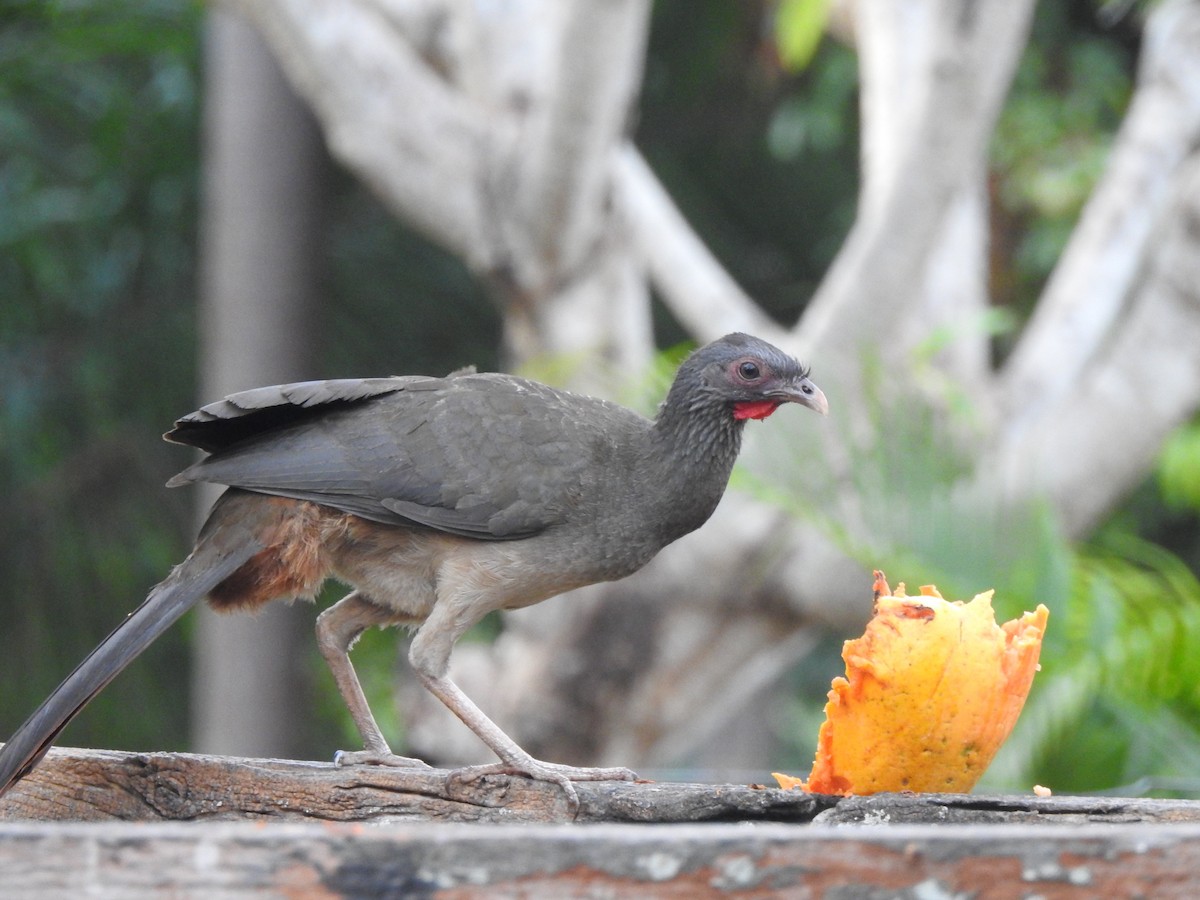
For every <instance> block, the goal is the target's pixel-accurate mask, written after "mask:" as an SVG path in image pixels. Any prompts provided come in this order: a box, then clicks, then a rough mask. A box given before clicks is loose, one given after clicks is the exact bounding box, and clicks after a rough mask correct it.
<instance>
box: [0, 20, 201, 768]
mask: <svg viewBox="0 0 1200 900" xmlns="http://www.w3.org/2000/svg"><path fill="white" fill-rule="evenodd" d="M199 15H200V11H199V7H198V6H197V5H196V4H194V3H191V2H182V0H176V2H167V0H161V2H129V0H123V2H111V0H109V2H98V0H97V2H71V3H67V2H51V3H32V2H31V3H15V4H14V3H9V4H6V5H5V6H4V7H3V9H2V11H0V16H2V18H3V28H0V296H3V297H4V300H3V302H2V303H0V382H2V383H3V384H4V388H5V399H4V402H3V403H0V494H2V495H3V496H4V497H5V510H6V516H5V517H4V520H3V521H2V522H0V572H3V573H4V577H3V580H2V581H0V619H2V620H3V621H4V622H5V623H6V624H5V633H4V634H3V635H2V638H0V639H2V640H3V644H4V647H3V652H2V653H0V683H2V684H3V685H4V689H3V690H0V733H7V732H8V730H9V729H10V728H12V727H13V726H15V725H16V724H17V722H18V721H19V719H20V717H21V716H23V715H24V714H25V713H27V712H29V709H30V704H31V701H32V699H33V698H35V697H36V696H38V695H42V694H44V693H46V692H48V691H49V689H50V688H51V687H53V685H54V684H55V683H56V682H57V680H58V679H59V678H60V677H61V676H62V675H63V674H64V673H65V672H67V671H69V670H70V669H71V668H72V667H73V666H74V665H75V663H77V662H78V661H79V659H80V658H82V656H83V655H84V654H85V653H86V652H87V651H88V650H90V649H91V646H92V645H93V644H94V643H95V639H96V638H97V637H98V636H100V635H103V634H104V633H105V632H106V631H107V630H108V629H110V628H111V627H112V626H113V624H114V623H116V622H117V621H119V620H120V617H121V615H122V614H123V613H124V612H125V611H126V610H128V609H130V608H132V607H133V606H134V605H136V603H137V602H138V600H140V598H141V597H142V596H143V595H144V593H145V590H146V588H147V587H148V586H149V585H151V584H153V582H154V581H155V580H157V579H158V578H160V577H161V576H162V575H163V574H164V573H165V572H166V571H167V569H168V568H169V566H170V564H171V563H173V562H175V561H177V560H178V556H179V554H180V551H181V549H182V545H183V541H182V535H183V533H184V532H185V531H187V530H190V529H189V528H188V519H189V515H188V511H187V508H186V498H185V497H183V496H182V495H176V496H175V497H174V498H171V499H173V500H174V503H173V504H172V503H171V500H168V501H167V502H165V503H164V502H163V501H162V499H161V497H158V496H155V495H158V494H160V489H159V485H161V483H162V481H163V480H165V477H166V476H167V475H168V474H169V472H170V466H171V462H170V461H169V459H168V457H167V454H166V453H165V452H164V450H165V448H163V447H162V446H161V445H160V442H159V441H158V440H157V435H158V434H159V433H161V431H162V430H163V427H162V426H163V424H164V423H165V422H169V421H170V420H171V418H173V416H174V414H176V413H178V412H179V411H180V410H181V409H182V408H184V407H185V404H187V403H188V402H189V401H190V399H191V398H190V395H191V387H190V385H191V381H192V366H191V358H192V354H191V352H190V350H188V349H187V348H189V347H190V345H191V343H192V335H191V307H192V303H193V296H192V281H193V272H194V267H193V251H192V244H193V240H194V231H195V226H194V222H195V217H196V158H197V151H196V146H197V129H196V123H197V119H198V112H199V109H198V100H197V95H196V80H197V68H198V54H199V41H198V24H199ZM152 497H153V498H154V499H153V500H152V499H151V498H152ZM181 648H182V641H181V639H180V637H179V636H178V634H175V635H172V636H170V637H168V638H167V639H165V640H164V641H163V642H161V643H160V644H159V645H157V646H156V647H155V648H153V650H152V651H151V653H150V654H149V660H148V661H147V662H146V663H139V667H140V666H146V667H148V668H149V667H155V666H160V667H161V668H160V671H163V672H165V673H168V674H167V677H166V678H148V677H145V676H144V674H142V673H140V672H139V673H138V674H134V675H133V676H132V677H126V678H123V679H121V680H119V681H118V683H117V684H116V685H114V687H113V689H112V690H111V691H109V692H106V693H105V695H104V696H102V697H101V698H100V699H99V700H98V701H97V704H96V706H95V708H94V709H92V710H89V711H88V713H87V714H85V716H84V717H83V718H81V720H80V721H79V722H78V723H77V724H76V725H75V726H73V728H72V730H71V731H70V732H69V733H68V736H67V738H68V740H75V741H79V742H87V743H97V744H101V745H104V744H108V745H115V744H117V740H115V739H110V738H109V737H107V735H109V734H110V733H116V731H117V728H119V734H120V736H121V739H122V740H123V741H125V742H129V741H134V742H138V743H142V744H143V745H151V744H157V745H159V746H163V745H168V746H171V745H176V746H177V745H179V743H180V741H181V736H182V731H183V727H184V722H183V717H182V706H181V704H179V702H178V698H179V697H180V696H181V695H186V684H185V682H184V680H183V679H184V677H185V675H186V666H181V665H180V664H179V662H178V661H175V662H173V663H171V664H169V665H165V666H164V665H162V663H163V661H164V660H169V659H170V658H171V657H174V658H175V659H176V660H178V658H179V657H180V656H182V655H183V654H182V649H181ZM143 671H144V670H143ZM167 695H170V696H171V697H172V698H173V699H172V700H171V701H170V702H167V701H165V700H164V699H163V698H164V697H165V696H167ZM130 709H136V710H138V711H139V713H138V715H136V716H130V715H129V714H128V710H130ZM122 710H124V711H125V712H124V714H123V715H122V714H120V711H122ZM106 722H109V723H112V722H116V723H119V725H117V726H116V727H115V728H113V731H112V732H109V731H108V730H107V729H108V727H109V726H107V725H106V724H105V723H106Z"/></svg>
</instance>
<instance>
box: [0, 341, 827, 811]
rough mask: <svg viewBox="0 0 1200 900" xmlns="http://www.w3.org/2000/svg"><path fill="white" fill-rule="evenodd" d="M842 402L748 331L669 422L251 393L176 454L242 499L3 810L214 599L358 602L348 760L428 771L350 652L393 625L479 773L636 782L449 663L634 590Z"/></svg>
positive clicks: (338, 641)
mask: <svg viewBox="0 0 1200 900" xmlns="http://www.w3.org/2000/svg"><path fill="white" fill-rule="evenodd" d="M783 403H799V404H802V405H804V406H807V407H809V408H811V409H814V410H816V411H817V412H820V413H824V412H826V410H827V403H826V400H825V396H824V394H822V393H821V391H820V389H818V388H817V387H816V386H815V385H814V384H813V383H812V382H811V381H809V379H808V372H807V371H806V370H805V369H804V368H803V367H802V366H801V365H800V364H799V363H798V362H796V361H795V360H794V359H792V358H791V357H789V356H787V355H786V354H784V353H783V352H782V351H780V350H778V349H777V348H775V347H773V346H771V345H770V344H767V343H765V342H763V341H761V340H758V339H757V338H753V337H749V336H747V335H742V334H731V335H727V336H726V337H723V338H721V339H720V340H717V341H714V342H713V343H711V344H708V345H707V346H705V347H702V348H701V349H699V350H697V351H695V352H694V353H692V354H691V355H690V356H689V357H688V358H687V359H686V360H685V361H684V362H683V364H682V365H681V366H680V368H679V371H678V373H677V374H676V377H675V381H674V383H673V384H672V386H671V389H670V391H669V393H668V394H667V398H666V400H665V401H664V402H663V403H662V405H661V407H660V408H659V410H658V415H657V417H656V418H655V419H653V420H650V419H647V418H645V417H643V416H641V415H638V414H637V413H635V412H632V411H631V410H628V409H625V408H624V407H622V406H618V405H616V404H613V403H609V402H606V401H603V400H597V399H593V398H591V397H583V396H579V395H575V394H571V393H567V392H566V391H561V390H556V389H554V388H550V387H547V386H546V385H543V384H539V383H537V382H534V381H528V380H526V379H523V378H517V377H514V376H511V375H500V374H474V373H462V374H455V375H452V376H449V377H446V378H429V377H422V376H411V377H395V378H367V379H345V380H337V381H314V382H304V383H298V384H286V385H279V386H275V387H264V388H258V389H256V390H250V391H244V392H242V393H238V394H233V395H231V396H229V397H227V398H225V399H224V400H220V401H218V402H216V403H213V404H210V405H208V406H205V407H204V408H202V409H200V410H197V411H196V412H194V413H191V414H190V415H187V416H184V417H183V418H182V419H180V420H179V421H178V422H176V423H175V427H174V428H173V429H172V430H171V431H170V432H168V433H167V434H166V435H165V437H166V438H167V440H170V441H174V442H176V443H181V444H190V445H192V446H194V447H199V448H200V449H202V450H205V451H207V452H208V453H209V454H210V455H209V456H207V457H206V458H204V459H203V460H201V461H200V462H197V463H196V464H195V465H192V466H191V467H189V468H188V469H186V470H184V471H183V472H182V473H180V474H179V475H176V476H175V477H174V478H172V479H171V481H170V482H169V484H170V485H172V486H174V485H182V484H189V483H193V482H209V483H215V484H221V485H226V486H227V487H228V489H227V490H226V491H225V493H224V494H223V495H222V496H221V497H220V499H219V500H218V501H217V502H216V504H215V505H214V507H213V509H212V511H211V513H210V514H209V517H208V520H207V521H206V523H205V524H204V526H203V527H202V529H201V531H200V535H199V537H198V538H197V540H196V544H195V547H194V549H193V550H192V553H191V555H189V556H188V557H187V559H185V560H184V561H183V562H182V563H181V564H180V565H178V566H176V567H175V569H174V570H173V571H172V572H171V574H170V575H168V576H167V578H166V580H164V581H163V582H162V583H161V584H159V585H158V586H157V587H155V588H154V589H153V590H152V591H151V592H150V595H149V596H148V597H147V598H146V600H145V602H143V603H142V605H141V606H140V607H138V609H137V610H135V611H134V612H133V613H131V614H130V615H128V616H127V617H126V618H125V620H124V621H123V622H122V623H121V625H120V626H118V627H117V628H116V630H115V631H113V632H112V634H110V635H109V636H108V637H107V638H106V639H105V640H104V641H103V642H102V643H101V644H100V645H99V646H98V647H96V649H95V650H93V651H92V653H91V654H90V655H89V656H88V657H87V658H86V659H84V661H83V662H82V663H80V664H79V666H78V667H77V668H76V669H75V671H74V672H72V673H71V675H70V676H68V677H67V679H66V680H65V681H64V682H63V683H62V684H61V685H60V686H59V687H58V688H57V689H55V691H54V692H53V693H52V694H51V695H50V696H49V697H48V698H47V699H46V701H45V702H43V703H42V705H41V706H40V707H38V709H37V710H36V711H35V712H34V713H33V714H32V715H31V716H30V717H29V719H28V720H27V721H26V722H25V723H24V724H23V725H22V726H21V727H20V728H19V729H18V730H17V732H16V733H15V734H14V735H13V736H12V737H11V738H10V739H9V740H8V742H7V743H6V744H5V745H4V747H3V750H2V751H0V794H3V793H4V792H5V791H6V790H8V788H9V787H11V786H12V785H13V784H14V783H15V782H16V781H17V780H19V779H20V778H22V777H23V776H24V775H25V774H27V773H28V772H29V771H30V770H31V769H32V768H33V767H34V766H35V765H36V764H37V762H38V761H39V760H40V759H41V758H42V757H43V756H44V755H45V753H46V751H47V750H48V749H49V747H50V745H51V743H52V742H53V741H54V739H55V738H56V736H57V735H58V733H59V732H60V731H61V730H62V729H63V728H64V727H65V726H66V724H67V723H68V722H69V721H70V720H71V719H72V718H73V717H74V716H75V715H76V714H77V713H78V712H79V711H80V710H81V709H82V708H83V707H84V706H85V705H86V704H87V703H88V701H89V700H90V699H91V698H92V697H93V696H95V695H96V693H97V692H99V691H100V690H101V689H102V688H103V687H104V686H105V685H106V684H108V682H109V681H111V680H112V679H113V678H114V677H115V676H116V675H117V674H118V673H119V672H120V671H121V670H122V669H123V668H124V667H125V666H126V665H128V664H129V662H131V661H132V660H133V659H134V658H135V657H136V656H137V655H138V654H139V653H141V652H142V651H143V650H144V649H145V648H146V647H147V646H148V645H149V644H150V642H151V641H153V640H154V639H155V638H156V637H158V635H160V634H161V633H162V632H163V631H164V630H166V629H167V628H168V627H169V626H170V625H171V624H172V623H173V622H175V620H177V619H178V618H179V617H180V616H181V615H183V613H184V612H186V611H187V610H188V609H190V608H191V607H192V606H193V605H194V604H195V603H197V602H198V601H199V600H201V599H202V598H207V599H208V602H209V603H210V604H211V605H212V606H213V607H214V608H216V609H218V610H233V609H254V608H256V607H258V606H260V605H262V604H264V603H267V602H269V601H271V600H278V599H291V598H296V597H301V598H308V599H311V598H313V597H314V595H315V594H316V593H317V591H318V589H319V588H320V587H321V584H322V582H324V581H325V579H326V578H329V577H332V578H336V579H337V580H339V581H342V582H344V583H346V584H348V585H350V586H351V587H352V588H353V590H352V591H351V592H350V594H348V595H347V596H346V597H345V598H344V599H342V600H341V601H339V602H338V603H336V604H334V605H333V606H331V607H330V608H329V609H327V610H325V611H324V612H323V613H321V615H320V616H318V617H317V628H316V630H317V641H318V644H319V646H320V650H321V653H322V655H323V656H324V657H325V659H326V661H327V662H328V663H329V667H330V669H331V671H332V672H333V677H334V680H335V681H336V683H337V687H338V690H339V691H340V692H341V695H342V697H343V699H344V700H345V702H346V705H347V706H348V707H349V710H350V714H351V716H352V717H353V719H354V722H355V724H356V725H357V726H358V730H359V732H360V733H361V734H362V739H363V745H364V749H363V750H361V751H357V752H353V753H342V754H339V755H338V761H339V762H341V763H342V764H354V763H377V764H386V765H396V766H404V767H425V763H423V762H421V761H419V760H415V759H408V758H406V757H400V756H396V755H394V754H393V753H392V751H391V749H390V748H389V747H388V744H387V742H386V741H385V740H384V738H383V735H382V734H381V733H380V730H379V727H378V726H377V725H376V723H375V720H374V718H373V717H372V715H371V711H370V709H369V708H368V706H367V702H366V699H365V698H364V696H363V692H362V689H361V687H360V686H359V683H358V678H357V676H356V675H355V672H354V669H353V667H352V665H351V663H350V657H349V655H348V654H349V650H350V648H351V647H352V646H353V644H354V642H355V640H356V639H357V638H358V636H359V635H360V634H361V633H362V632H363V631H364V630H366V629H367V628H369V627H370V626H373V625H379V626H387V625H403V626H408V627H410V628H414V629H415V630H416V631H415V635H414V636H413V639H412V644H411V649H410V651H409V660H410V662H411V663H412V668H413V670H414V671H415V673H416V675H417V678H418V679H420V681H421V683H422V684H423V685H424V686H425V687H426V688H428V689H429V690H430V691H431V692H432V693H433V694H434V695H435V696H436V697H437V698H438V699H440V700H441V701H442V702H443V703H444V704H445V705H446V706H447V707H449V708H450V710H451V711H452V712H454V713H455V714H456V715H457V716H458V717H459V718H460V719H461V720H462V721H463V722H464V723H465V724H466V725H467V727H469V728H470V729H471V730H472V731H474V732H475V734H477V735H478V736H479V737H480V738H481V739H482V740H483V742H484V743H485V744H487V745H488V746H489V747H490V748H491V749H492V750H493V751H494V752H495V753H496V755H497V756H498V757H499V758H500V763H499V764H493V765H485V766H473V767H469V768H467V769H463V770H459V772H458V773H457V775H458V777H461V778H463V779H468V780H469V779H473V778H476V777H479V776H480V775H482V774H486V773H488V772H498V771H503V772H510V773H520V774H525V775H528V776H530V777H532V778H534V779H539V780H544V781H549V782H554V783H557V784H559V785H561V786H562V787H563V789H564V790H565V791H566V793H567V795H568V798H569V799H570V800H571V802H572V803H573V804H574V803H576V802H577V800H576V796H575V790H574V788H573V787H572V785H571V781H572V780H608V779H628V778H632V777H633V773H632V772H630V771H629V770H628V769H593V768H577V767H572V766H564V765H558V764H555V763H547V762H541V761H539V760H536V759H534V758H533V757H531V756H530V755H529V754H528V753H526V752H525V751H524V750H522V749H521V748H520V747H519V746H518V745H517V744H516V743H515V742H514V741H513V740H512V739H511V738H510V737H508V736H507V735H506V734H505V733H504V732H503V731H501V730H500V728H499V727H498V726H497V725H496V724H494V723H493V722H492V721H491V720H490V719H489V718H488V717H487V716H485V715H484V713H483V712H482V711H481V710H480V709H479V708H478V707H477V706H476V705H475V704H474V703H473V702H472V701H471V700H470V699H468V697H467V696H466V695H465V694H464V693H463V692H462V691H461V690H460V689H459V688H458V687H457V686H456V685H455V684H454V682H453V681H451V680H450V678H449V677H448V676H447V668H448V663H449V658H450V651H451V649H452V648H453V646H454V643H455V641H457V640H458V639H459V638H460V637H461V636H462V634H463V633H464V632H465V631H466V630H467V629H468V628H470V627H471V626H472V625H473V624H475V623H476V622H478V621H479V620H480V619H481V618H483V616H484V615H485V614H487V613H489V612H491V611H492V610H497V609H517V608H520V607H524V606H528V605H530V604H533V603H538V602H540V601H542V600H545V599H547V598H548V597H552V596H554V595H556V594H559V593H562V592H563V591H568V590H570V589H572V588H577V587H581V586H583V585H586V584H592V583H595V582H599V581H608V580H612V579H616V578H622V577H624V576H626V575H629V574H630V573H632V572H634V571H636V570H637V569H639V568H641V567H642V566H643V565H645V564H646V563H647V562H648V561H649V560H650V559H651V558H652V557H653V556H654V555H655V554H656V553H658V551H659V550H661V549H662V548H663V547H665V546H666V545H667V544H669V543H671V542H672V541H674V540H675V539H676V538H679V537H681V536H682V535H685V534H687V533H688V532H690V531H692V530H694V529H696V528H698V527H699V526H700V525H701V524H703V523H704V522H705V520H707V519H708V517H709V516H710V515H711V514H712V512H713V510H714V509H715V507H716V505H717V502H718V501H719V500H720V499H721V496H722V494H723V493H724V491H725V486H726V484H727V483H728V480H729V474H730V471H731V469H732V468H733V464H734V460H735V458H736V457H737V454H738V451H739V449H740V447H741V440H742V430H743V426H744V425H745V422H746V420H747V419H763V418H766V417H767V416H768V415H770V414H771V413H772V412H774V411H775V409H776V408H777V407H779V406H780V405H781V404H783Z"/></svg>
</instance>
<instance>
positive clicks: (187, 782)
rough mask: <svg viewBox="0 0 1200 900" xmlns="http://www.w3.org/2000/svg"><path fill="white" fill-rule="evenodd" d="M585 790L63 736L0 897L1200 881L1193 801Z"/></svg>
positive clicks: (1, 856) (970, 889)
mask: <svg viewBox="0 0 1200 900" xmlns="http://www.w3.org/2000/svg"><path fill="white" fill-rule="evenodd" d="M578 787H579V797H580V809H579V815H578V819H577V820H578V821H581V822H588V823H595V824H591V825H589V826H587V827H576V826H573V825H566V824H563V823H564V822H566V820H567V819H568V817H569V810H568V807H567V804H566V802H565V800H564V799H563V796H562V793H561V791H560V790H558V789H557V788H556V787H553V786H549V785H544V784H537V783H533V782H530V781H529V780H527V779H524V778H517V777H508V776H491V777H488V778H486V779H484V780H482V781H480V782H479V783H477V784H462V783H459V782H456V781H455V780H454V779H453V778H451V777H450V775H449V773H448V772H445V771H439V770H431V771H429V772H405V771H400V770H388V769H381V768H345V769H342V768H337V767H335V766H333V765H332V764H320V763H305V762H289V761H284V760H257V759H226V758H220V757H209V756H197V755H191V754H176V753H121V752H115V751H99V750H71V749H55V750H53V751H51V753H50V755H49V756H48V757H47V759H46V760H45V762H44V763H43V764H42V765H41V766H39V767H38V768H37V769H36V770H35V771H34V772H33V773H32V774H31V775H30V776H29V777H27V778H26V779H25V780H24V781H22V782H21V783H20V784H18V785H17V786H16V787H15V788H14V789H13V790H12V791H11V792H10V793H9V794H7V795H6V796H5V797H4V798H3V799H2V800H0V897H27V896H55V897H57V896H76V895H82V894H85V893H86V894H87V896H90V897H113V898H117V897H120V898H127V897H138V896H159V895H167V894H169V895H170V896H172V897H184V898H190V897H196V898H200V897H203V898H209V897H214V896H216V897H240V896H250V895H254V896H263V895H267V896H302V897H367V896H388V897H405V898H407V897H421V898H424V897H446V898H469V897H488V898H504V897H524V898H551V897H553V898H572V897H596V896H604V897H611V898H622V897H646V896H652V897H678V898H685V897H686V898H693V897H710V896H738V897H767V896H789V897H790V896H795V897H917V896H921V897H954V896H971V897H974V898H979V900H987V898H1000V897H1021V896H1038V897H1043V898H1047V900H1056V898H1063V900H1067V898H1071V900H1073V898H1078V897H1105V898H1108V897H1131V896H1143V897H1155V898H1189V900H1190V898H1194V897H1196V896H1200V803H1197V802H1194V801H1183V800H1136V799H1135V800H1125V799H1119V798H1090V797H1049V798H1038V797H1034V796H1028V797H1024V796H1012V797H987V796H974V795H966V794H953V795H951V794H941V795H939V794H920V795H917V794H907V795H906V794H885V795H877V796H874V797H850V798H837V797H824V796H813V795H807V794H804V793H802V792H798V791H781V790H778V789H775V788H763V787H761V786H757V787H756V786H750V785H745V786H741V785H698V784H652V783H635V784H624V783H605V784H580V785H579V786H578ZM120 820H133V821H120ZM172 820H173V821H172ZM184 820H186V821H184ZM246 820H253V821H246ZM268 823H269V824H268ZM366 823H370V825H369V826H368V825H367V824H366ZM496 823H512V824H511V825H509V827H504V828H498V827H495V824H496ZM700 823H704V824H700ZM1032 826H1037V827H1032Z"/></svg>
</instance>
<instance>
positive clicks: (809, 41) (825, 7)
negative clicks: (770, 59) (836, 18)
mask: <svg viewBox="0 0 1200 900" xmlns="http://www.w3.org/2000/svg"><path fill="white" fill-rule="evenodd" d="M831 7H832V3H831V2H830V0H780V3H779V8H778V9H777V10H776V13H775V46H776V47H777V48H778V50H779V58H780V60H782V62H783V64H784V66H786V67H787V68H789V69H791V70H792V71H799V70H801V69H803V68H805V67H806V66H807V65H808V64H809V63H810V62H811V61H812V58H813V54H815V53H816V52H817V47H818V46H819V45H820V43H821V37H822V35H824V34H825V25H826V24H827V23H828V22H829V11H830V9H831Z"/></svg>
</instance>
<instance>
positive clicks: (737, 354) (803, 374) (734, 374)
mask: <svg viewBox="0 0 1200 900" xmlns="http://www.w3.org/2000/svg"><path fill="white" fill-rule="evenodd" d="M676 388H680V389H682V390H684V391H685V392H686V395H687V401H688V405H689V406H691V407H692V408H696V407H698V406H701V405H703V406H710V405H712V404H713V403H720V404H721V405H722V406H723V407H724V408H725V409H727V410H729V413H730V415H731V416H732V417H733V418H734V419H735V420H737V421H743V420H746V419H765V418H766V417H767V416H769V415H770V414H771V413H773V412H775V410H776V409H778V408H779V407H780V406H782V405H783V404H784V403H799V404H800V405H802V406H807V407H808V408H809V409H811V410H814V411H816V412H819V413H821V414H822V415H824V414H825V413H827V412H828V411H829V401H828V400H826V399H825V394H823V393H822V392H821V389H820V388H819V387H817V386H816V385H815V384H813V383H812V381H810V380H809V377H808V370H807V369H805V368H804V366H802V365H800V363H799V362H797V361H796V360H795V359H793V358H792V357H791V356H788V355H787V354H786V353H784V352H783V351H782V350H780V349H779V348H778V347H775V346H772V345H771V344H768V343H767V342H766V341H763V340H759V339H758V338H756V337H751V336H750V335H747V334H727V335H725V337H723V338H720V339H718V340H715V341H713V342H712V343H711V344H707V345H705V346H703V347H701V348H700V349H698V350H696V351H695V352H694V353H693V354H692V355H691V356H689V357H688V358H687V359H686V360H684V362H683V365H681V366H680V367H679V373H678V374H677V375H676V379H675V386H674V387H673V388H672V393H674V392H675V390H676ZM668 402H669V398H668Z"/></svg>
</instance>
